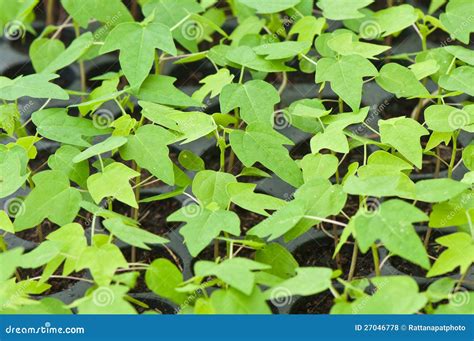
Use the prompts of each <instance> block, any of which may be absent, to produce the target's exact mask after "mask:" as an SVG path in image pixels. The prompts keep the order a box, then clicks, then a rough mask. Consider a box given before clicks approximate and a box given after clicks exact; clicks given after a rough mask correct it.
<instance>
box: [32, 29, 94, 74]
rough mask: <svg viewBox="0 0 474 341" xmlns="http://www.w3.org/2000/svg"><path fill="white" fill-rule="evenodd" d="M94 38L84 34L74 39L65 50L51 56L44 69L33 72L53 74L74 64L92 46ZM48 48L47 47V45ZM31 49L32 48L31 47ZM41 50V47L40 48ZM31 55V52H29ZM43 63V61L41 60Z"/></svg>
mask: <svg viewBox="0 0 474 341" xmlns="http://www.w3.org/2000/svg"><path fill="white" fill-rule="evenodd" d="M93 42H94V37H93V36H92V33H91V32H87V33H84V34H83V35H81V36H80V37H78V38H76V39H75V40H74V41H73V42H72V43H71V45H70V46H68V48H67V49H65V50H64V51H62V52H61V53H59V54H56V55H53V56H52V57H53V59H50V60H49V62H48V63H47V64H46V65H45V67H44V68H40V69H37V68H35V70H36V71H37V72H41V73H53V72H56V71H57V70H60V69H63V68H64V67H66V66H68V65H70V64H72V63H74V62H75V61H76V60H78V59H79V58H81V57H82V55H84V53H86V51H87V50H88V49H89V48H90V47H91V46H92V43H93ZM48 47H49V45H48ZM32 48H33V46H32ZM41 48H43V47H41ZM30 53H31V50H30ZM38 53H39V52H38ZM43 63H44V60H43Z"/></svg>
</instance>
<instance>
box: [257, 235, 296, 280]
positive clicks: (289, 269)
mask: <svg viewBox="0 0 474 341" xmlns="http://www.w3.org/2000/svg"><path fill="white" fill-rule="evenodd" d="M255 260H256V261H257V262H259V263H264V264H268V265H270V266H271V269H268V270H266V272H268V273H270V274H272V275H275V276H277V277H280V278H285V279H288V278H290V277H292V276H294V275H295V274H296V268H297V267H298V262H297V261H296V260H295V258H294V257H293V255H292V254H291V253H290V252H289V251H288V250H287V249H286V248H285V247H284V246H282V245H280V244H278V243H270V244H267V245H265V246H264V247H263V248H262V249H260V250H257V252H256V253H255Z"/></svg>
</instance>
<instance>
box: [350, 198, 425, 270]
mask: <svg viewBox="0 0 474 341" xmlns="http://www.w3.org/2000/svg"><path fill="white" fill-rule="evenodd" d="M354 219H355V232H356V239H357V244H358V245H359V247H360V250H361V251H362V252H364V253H365V252H367V250H368V249H369V248H370V246H371V245H373V244H374V243H375V242H376V241H377V240H378V239H379V240H380V241H381V242H382V243H383V244H384V246H385V247H386V248H387V249H388V250H389V251H390V252H391V253H393V254H395V255H398V256H400V257H403V258H405V259H407V260H409V261H410V262H413V263H415V264H418V265H420V266H421V267H423V268H425V269H429V267H430V262H429V260H428V255H427V253H426V250H425V248H424V247H423V243H422V242H421V240H420V237H419V236H418V235H417V234H416V231H415V229H414V228H413V226H412V224H413V223H419V222H422V221H426V220H428V217H427V216H426V215H425V214H424V213H423V212H422V211H420V210H419V209H417V208H416V207H414V206H412V205H410V204H408V203H406V202H404V201H402V200H399V199H392V200H389V201H385V202H383V203H382V204H381V205H380V206H379V207H378V209H377V211H375V212H372V213H370V212H369V213H367V212H364V211H360V212H359V213H358V214H357V215H356V216H355V218H354Z"/></svg>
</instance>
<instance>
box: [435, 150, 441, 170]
mask: <svg viewBox="0 0 474 341" xmlns="http://www.w3.org/2000/svg"><path fill="white" fill-rule="evenodd" d="M436 154H437V155H438V156H439V155H440V149H439V146H436ZM440 169H441V157H439V158H436V165H435V173H434V177H435V178H439V170H440Z"/></svg>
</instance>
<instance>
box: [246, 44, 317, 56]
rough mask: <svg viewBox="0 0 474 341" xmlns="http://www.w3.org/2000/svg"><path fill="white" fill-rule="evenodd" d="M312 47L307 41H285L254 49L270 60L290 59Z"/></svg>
mask: <svg viewBox="0 0 474 341" xmlns="http://www.w3.org/2000/svg"><path fill="white" fill-rule="evenodd" d="M310 47H311V43H309V42H307V41H284V42H279V43H269V44H263V45H260V46H257V47H254V48H253V50H254V51H255V52H256V53H257V54H258V55H263V56H266V57H265V59H268V60H278V59H289V58H293V57H296V56H298V55H299V54H301V53H304V52H305V51H307V50H308V49H309V48H310Z"/></svg>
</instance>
